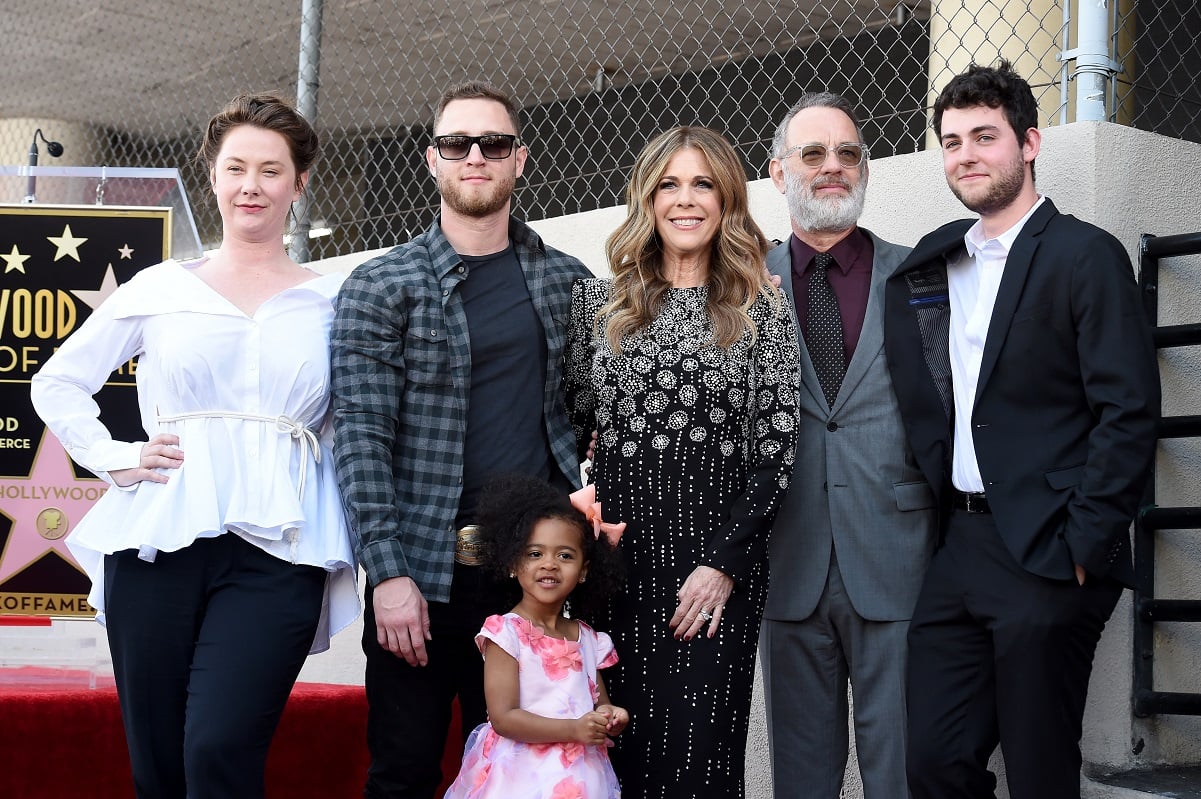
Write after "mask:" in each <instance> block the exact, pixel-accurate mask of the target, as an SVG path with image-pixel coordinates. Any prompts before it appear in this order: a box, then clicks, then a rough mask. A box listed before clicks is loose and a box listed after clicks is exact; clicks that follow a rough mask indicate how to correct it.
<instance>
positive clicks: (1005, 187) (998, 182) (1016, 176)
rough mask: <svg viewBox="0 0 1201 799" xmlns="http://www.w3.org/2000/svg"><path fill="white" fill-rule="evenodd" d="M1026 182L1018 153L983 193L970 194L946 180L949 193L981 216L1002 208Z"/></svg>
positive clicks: (1018, 193) (1010, 202)
mask: <svg viewBox="0 0 1201 799" xmlns="http://www.w3.org/2000/svg"><path fill="white" fill-rule="evenodd" d="M1025 183H1026V162H1025V161H1024V160H1022V157H1021V156H1020V155H1019V156H1018V157H1017V158H1016V159H1014V160H1013V161H1011V162H1009V164H1008V165H1007V166H1006V167H1005V168H1004V169H1003V170H1001V171H1000V172H998V173H997V175H996V177H994V178H993V180H992V182H991V183H990V184H989V185H988V186H987V187H985V188H984V189H983V193H982V194H979V195H977V196H970V195H969V194H968V192H965V191H963V190H962V189H960V187H959V185H958V183H957V182H956V183H952V182H950V181H948V182H947V185H948V186H950V187H951V193H952V194H954V195H955V196H956V197H958V198H959V202H961V203H963V205H964V207H965V208H967V209H968V210H969V211H973V212H975V213H977V214H980V215H981V216H984V215H986V214H992V213H996V212H997V211H1001V210H1004V209H1005V208H1008V207H1009V206H1010V205H1012V204H1013V201H1014V200H1016V199H1017V198H1018V196H1019V195H1020V194H1021V193H1022V187H1023V186H1024V185H1025Z"/></svg>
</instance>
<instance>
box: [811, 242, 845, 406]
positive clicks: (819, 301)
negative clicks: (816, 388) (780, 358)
mask: <svg viewBox="0 0 1201 799" xmlns="http://www.w3.org/2000/svg"><path fill="white" fill-rule="evenodd" d="M835 263H836V261H835V260H834V257H833V256H831V255H830V253H828V252H819V253H818V254H817V255H815V256H813V273H812V274H811V275H809V318H808V321H807V323H806V328H807V329H806V331H805V345H806V346H807V347H808V348H809V357H810V358H812V359H813V367H814V368H815V369H816V370H817V382H818V383H820V384H821V387H822V393H823V394H825V395H826V404H827V405H829V406H831V407H833V405H834V398H835V397H837V396H838V388H839V386H841V385H842V378H843V376H845V375H846V372H847V361H846V353H845V352H844V351H843V348H842V314H841V313H839V311H838V297H836V296H834V288H833V287H832V286H831V285H830V275H829V270H830V267H832V266H834V265H835Z"/></svg>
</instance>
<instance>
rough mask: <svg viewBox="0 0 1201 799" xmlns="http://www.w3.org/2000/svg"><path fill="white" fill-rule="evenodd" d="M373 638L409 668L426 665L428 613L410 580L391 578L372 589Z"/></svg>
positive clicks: (425, 605) (427, 661) (428, 629)
mask: <svg viewBox="0 0 1201 799" xmlns="http://www.w3.org/2000/svg"><path fill="white" fill-rule="evenodd" d="M373 604H374V606H375V635H376V640H378V641H379V645H380V646H382V647H383V648H384V649H387V650H388V651H389V652H391V653H392V654H394V655H396V656H398V657H402V658H404V659H405V662H407V663H408V664H409V665H410V666H424V665H426V664H427V663H429V655H428V654H427V653H426V650H425V642H426V641H428V640H430V637H431V636H430V612H429V606H428V605H427V604H426V601H425V597H423V596H422V595H421V589H420V588H418V587H417V583H415V582H413V578H411V577H392V578H390V579H388V580H384V581H383V582H382V583H380V584H379V585H377V586H376V587H375V592H374V598H373Z"/></svg>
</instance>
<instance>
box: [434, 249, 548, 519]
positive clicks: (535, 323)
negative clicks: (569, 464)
mask: <svg viewBox="0 0 1201 799" xmlns="http://www.w3.org/2000/svg"><path fill="white" fill-rule="evenodd" d="M460 257H461V258H462V259H463V263H464V264H465V265H466V266H467V277H466V278H465V279H464V280H463V282H462V283H460V284H459V288H458V291H459V294H460V296H461V297H462V300H463V308H464V310H465V311H466V313H467V329H468V334H469V336H470V339H471V391H470V394H469V398H468V407H467V437H466V446H465V447H464V450H463V497H462V499H461V500H460V502H459V515H458V521H457V523H458V524H459V525H463V524H470V523H471V522H472V516H473V513H474V510H475V505H476V502H477V499H478V496H479V493H480V490H481V489H482V488H483V486H484V485H485V484H486V483H487V482H488V480H489V479H491V478H492V477H494V476H495V475H497V474H502V473H506V472H515V473H518V474H528V475H532V476H535V477H541V478H542V479H544V480H545V479H548V478H549V477H550V474H551V463H552V458H551V451H550V440H549V438H548V437H547V434H546V424H545V422H544V420H543V418H542V399H543V391H544V387H545V385H546V334H545V332H544V331H543V329H542V322H541V321H540V320H539V319H538V313H537V311H536V310H535V309H534V302H533V300H531V299H530V292H529V290H528V289H527V288H526V285H525V274H524V273H523V272H522V271H521V264H520V263H518V261H517V255H516V254H515V253H514V252H513V247H512V245H510V246H509V247H508V248H507V249H505V250H503V251H502V252H498V253H494V254H492V255H483V256H467V255H464V256H460Z"/></svg>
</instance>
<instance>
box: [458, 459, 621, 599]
mask: <svg viewBox="0 0 1201 799" xmlns="http://www.w3.org/2000/svg"><path fill="white" fill-rule="evenodd" d="M475 519H476V523H477V524H479V526H480V539H481V541H480V543H481V545H482V556H483V560H484V563H483V566H482V568H485V569H488V571H489V572H490V573H491V574H492V576H493V577H495V578H496V579H497V580H498V581H500V582H502V583H503V584H504V585H505V586H506V589H507V590H509V592H510V594H511V595H512V601H513V604H514V605H516V604H517V603H518V602H519V601H520V600H521V586H520V585H518V584H517V581H516V580H513V579H511V578H510V577H509V575H510V573H511V572H512V571H513V570H514V568H515V567H516V565H517V563H518V561H519V560H520V558H521V555H522V553H523V552H524V551H525V544H526V541H528V540H529V537H530V533H531V532H532V531H533V529H534V525H535V524H537V523H538V522H539V521H541V520H543V519H558V520H560V521H564V522H567V523H568V524H572V525H574V526H575V527H577V528H578V529H579V531H580V540H581V542H582V544H583V555H584V562H585V563H587V564H588V579H587V581H585V582H583V583H580V584H579V585H578V586H576V588H575V590H574V591H572V592H571V595H570V596H569V597H568V598H567V606H568V608H570V612H571V615H572V616H573V617H575V618H583V619H591V618H595V617H596V616H597V614H598V613H600V612H602V611H603V610H604V608H605V606H606V603H607V602H608V600H609V598H610V597H612V596H613V594H615V593H616V592H617V591H619V590H621V589H622V587H623V586H622V582H623V579H622V578H623V569H622V567H621V557H620V555H619V553H618V552H617V550H616V549H615V548H614V547H613V546H612V545H610V544H609V542H608V541H607V540H606V539H605V538H604V536H601V537H600V538H599V539H598V538H596V537H595V536H594V535H593V534H592V527H591V526H590V525H589V524H588V520H587V519H585V518H584V514H582V513H580V512H579V511H578V510H576V509H575V508H574V507H573V506H572V504H571V501H570V500H569V499H568V498H567V497H566V496H564V495H563V494H561V493H560V492H559V491H558V490H557V489H555V488H553V487H551V486H550V485H549V484H548V483H547V482H546V481H545V480H539V479H538V478H536V477H529V476H526V475H517V474H511V475H502V476H500V477H497V478H496V479H494V480H492V481H491V482H490V483H489V484H488V485H487V486H486V487H485V488H484V491H483V493H482V495H481V497H480V502H479V505H478V507H477V508H476V513H475Z"/></svg>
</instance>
